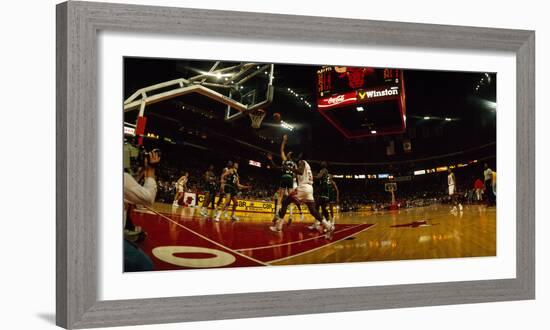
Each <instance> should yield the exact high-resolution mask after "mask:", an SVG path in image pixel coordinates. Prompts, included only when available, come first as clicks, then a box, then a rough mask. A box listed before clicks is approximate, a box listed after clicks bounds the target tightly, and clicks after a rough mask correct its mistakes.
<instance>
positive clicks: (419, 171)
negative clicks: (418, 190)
mask: <svg viewBox="0 0 550 330" xmlns="http://www.w3.org/2000/svg"><path fill="white" fill-rule="evenodd" d="M423 174H426V170H418V171H414V175H423Z"/></svg>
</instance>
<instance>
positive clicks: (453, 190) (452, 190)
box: [449, 184, 456, 196]
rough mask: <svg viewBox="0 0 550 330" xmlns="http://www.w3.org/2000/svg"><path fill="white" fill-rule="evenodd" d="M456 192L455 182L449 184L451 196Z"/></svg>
mask: <svg viewBox="0 0 550 330" xmlns="http://www.w3.org/2000/svg"><path fill="white" fill-rule="evenodd" d="M455 192H456V186H455V185H454V184H452V185H449V196H452V195H454V194H455Z"/></svg>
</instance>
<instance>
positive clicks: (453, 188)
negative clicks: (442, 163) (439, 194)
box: [447, 169, 462, 213]
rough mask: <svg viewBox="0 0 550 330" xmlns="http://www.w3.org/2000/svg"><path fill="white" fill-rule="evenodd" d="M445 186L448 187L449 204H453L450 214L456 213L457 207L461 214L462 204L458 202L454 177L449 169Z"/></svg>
mask: <svg viewBox="0 0 550 330" xmlns="http://www.w3.org/2000/svg"><path fill="white" fill-rule="evenodd" d="M447 184H448V185H449V196H451V203H452V204H453V209H452V210H451V212H452V213H456V211H457V207H458V209H459V210H460V212H462V204H461V203H460V201H459V200H458V194H457V191H456V177H455V174H454V173H453V171H452V170H451V169H449V172H448V175H447Z"/></svg>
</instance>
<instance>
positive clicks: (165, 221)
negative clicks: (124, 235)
mask: <svg viewBox="0 0 550 330" xmlns="http://www.w3.org/2000/svg"><path fill="white" fill-rule="evenodd" d="M155 213H157V212H155ZM133 220H134V222H135V224H136V225H139V226H141V227H142V228H143V229H144V230H145V231H146V232H147V234H148V237H147V239H146V240H145V242H143V243H141V244H140V247H141V248H142V249H143V250H144V252H145V253H147V254H148V255H149V256H150V257H151V259H152V260H153V262H154V263H155V266H156V269H182V267H180V266H176V265H172V264H169V263H165V262H163V261H160V260H158V259H157V258H156V257H155V256H153V254H152V253H151V251H152V250H153V249H154V248H155V247H159V246H182V245H185V246H198V247H205V248H213V249H218V250H222V251H224V252H228V253H230V254H232V255H234V256H235V258H236V261H235V262H234V263H233V264H230V265H228V266H226V267H247V266H259V265H269V263H271V262H273V261H277V260H282V259H288V258H291V257H293V256H296V255H299V254H304V253H307V252H311V251H313V250H317V249H320V248H322V247H325V246H327V245H330V244H333V243H335V242H336V241H339V240H342V239H345V238H347V237H349V236H353V235H355V234H357V233H359V232H361V231H363V230H366V229H368V228H370V227H371V226H372V224H359V225H357V224H336V230H335V232H334V234H333V237H332V239H330V240H327V239H326V238H325V237H324V235H320V234H319V233H318V232H316V231H311V230H309V229H307V226H308V225H309V223H301V222H294V223H292V225H290V226H287V225H285V226H284V227H283V232H282V233H274V232H272V231H271V230H269V225H270V222H258V221H239V222H233V221H229V220H222V221H220V222H214V221H212V220H209V219H203V218H198V217H194V218H193V217H186V216H181V215H175V214H160V213H157V214H151V213H150V212H139V211H138V212H134V213H133Z"/></svg>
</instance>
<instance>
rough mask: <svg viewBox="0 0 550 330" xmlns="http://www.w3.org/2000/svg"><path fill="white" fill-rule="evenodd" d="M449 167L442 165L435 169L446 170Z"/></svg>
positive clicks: (437, 170) (438, 170)
mask: <svg viewBox="0 0 550 330" xmlns="http://www.w3.org/2000/svg"><path fill="white" fill-rule="evenodd" d="M447 169H448V167H447V166H440V167H437V168H436V169H435V171H436V172H445V171H446V170H447Z"/></svg>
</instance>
